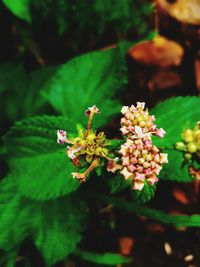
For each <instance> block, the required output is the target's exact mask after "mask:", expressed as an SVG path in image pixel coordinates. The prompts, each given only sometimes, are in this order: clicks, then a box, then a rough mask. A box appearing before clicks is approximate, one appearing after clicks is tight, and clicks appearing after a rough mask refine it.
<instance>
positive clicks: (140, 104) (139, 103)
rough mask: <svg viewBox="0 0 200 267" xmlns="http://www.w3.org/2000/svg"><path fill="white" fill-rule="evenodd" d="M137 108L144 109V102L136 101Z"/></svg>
mask: <svg viewBox="0 0 200 267" xmlns="http://www.w3.org/2000/svg"><path fill="white" fill-rule="evenodd" d="M136 104H137V108H141V109H144V107H145V103H144V102H137V103H136Z"/></svg>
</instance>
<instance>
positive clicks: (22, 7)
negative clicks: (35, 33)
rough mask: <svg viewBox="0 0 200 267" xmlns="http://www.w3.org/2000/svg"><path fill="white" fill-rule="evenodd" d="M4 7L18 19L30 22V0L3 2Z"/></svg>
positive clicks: (8, 0)
mask: <svg viewBox="0 0 200 267" xmlns="http://www.w3.org/2000/svg"><path fill="white" fill-rule="evenodd" d="M3 3H4V4H5V6H6V7H7V8H8V9H9V10H10V11H11V12H12V13H13V14H14V15H15V16H17V17H18V18H20V19H23V20H26V21H27V22H29V23H30V22H31V14H30V9H29V3H30V0H3Z"/></svg>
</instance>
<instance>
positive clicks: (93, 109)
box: [85, 105, 100, 116]
mask: <svg viewBox="0 0 200 267" xmlns="http://www.w3.org/2000/svg"><path fill="white" fill-rule="evenodd" d="M95 113H96V114H97V113H100V111H99V109H98V108H97V106H95V105H94V106H92V107H88V108H87V109H86V111H85V114H86V115H87V116H89V115H90V114H95Z"/></svg>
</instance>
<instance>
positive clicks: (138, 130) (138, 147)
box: [119, 102, 168, 190]
mask: <svg viewBox="0 0 200 267" xmlns="http://www.w3.org/2000/svg"><path fill="white" fill-rule="evenodd" d="M144 106H145V104H144V103H140V102H137V106H136V107H135V106H133V105H132V106H131V107H123V108H122V114H123V115H124V117H123V118H122V119H121V126H122V127H121V129H120V130H121V132H122V134H123V135H127V139H126V142H125V143H124V144H123V145H121V149H120V150H119V154H121V155H122V158H121V159H122V169H121V171H120V173H121V174H122V175H123V176H124V177H125V179H126V180H127V179H129V178H131V179H132V180H133V189H136V190H142V188H143V186H144V182H145V179H146V181H147V182H148V183H149V185H153V184H154V183H155V182H157V181H158V177H157V175H158V174H159V173H160V171H161V169H162V164H164V163H167V162H168V160H167V154H164V153H159V149H158V148H157V147H156V146H154V145H153V144H152V140H151V136H152V134H156V135H157V136H159V137H163V136H164V134H165V131H164V130H163V129H162V128H161V129H157V128H156V125H155V124H154V121H155V118H154V116H150V115H149V113H148V110H144Z"/></svg>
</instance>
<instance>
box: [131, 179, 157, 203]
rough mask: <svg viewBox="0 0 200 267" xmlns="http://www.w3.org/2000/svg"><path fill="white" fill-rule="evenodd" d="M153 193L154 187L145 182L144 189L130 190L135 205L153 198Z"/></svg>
mask: <svg viewBox="0 0 200 267" xmlns="http://www.w3.org/2000/svg"><path fill="white" fill-rule="evenodd" d="M155 191H156V185H153V186H151V185H149V184H148V183H147V181H145V184H144V187H143V188H142V190H141V191H139V190H132V196H133V199H134V200H135V201H136V202H137V203H139V204H144V203H146V202H148V201H150V200H151V198H153V197H154V194H155Z"/></svg>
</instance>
